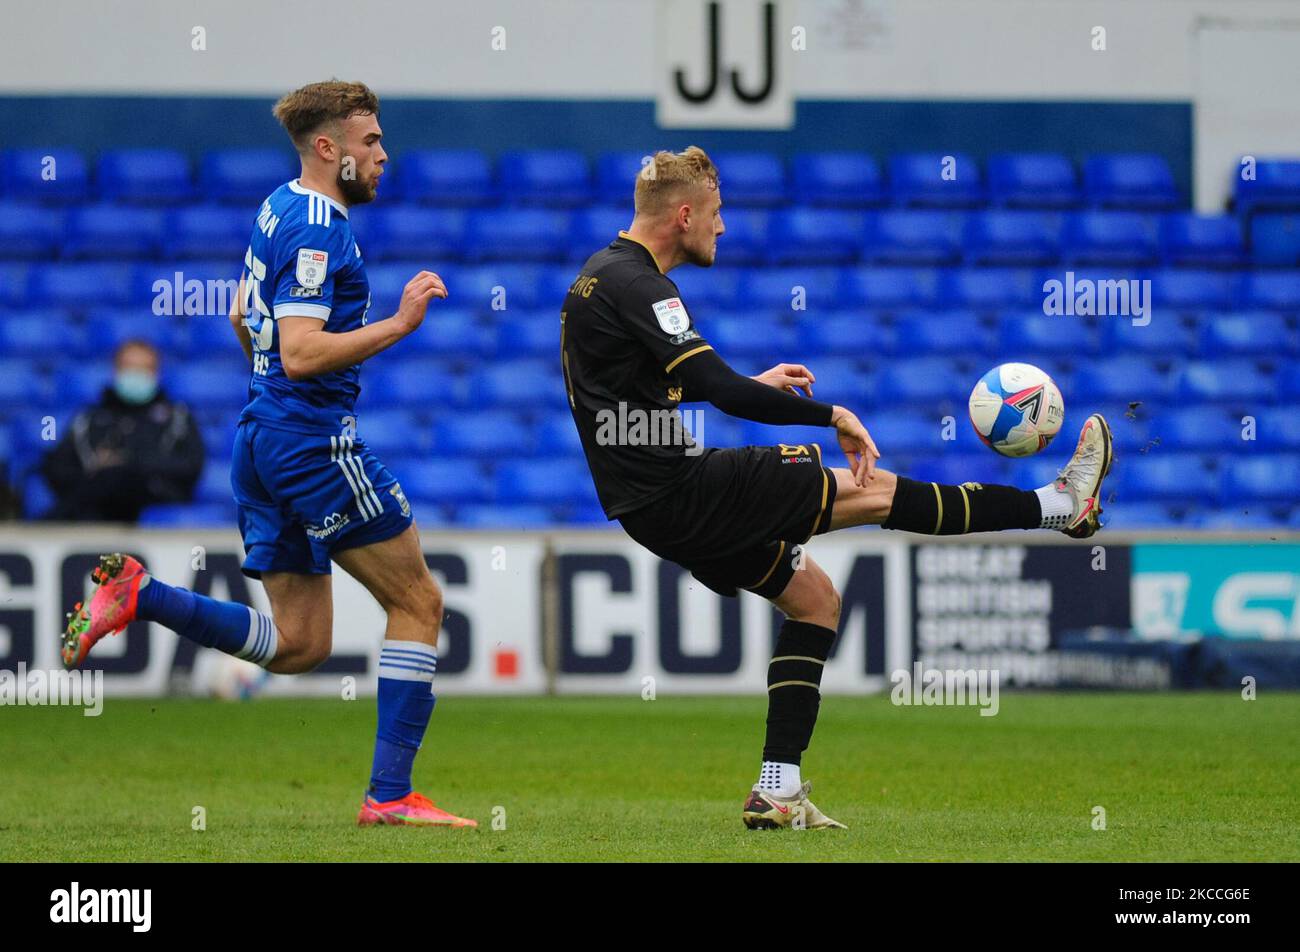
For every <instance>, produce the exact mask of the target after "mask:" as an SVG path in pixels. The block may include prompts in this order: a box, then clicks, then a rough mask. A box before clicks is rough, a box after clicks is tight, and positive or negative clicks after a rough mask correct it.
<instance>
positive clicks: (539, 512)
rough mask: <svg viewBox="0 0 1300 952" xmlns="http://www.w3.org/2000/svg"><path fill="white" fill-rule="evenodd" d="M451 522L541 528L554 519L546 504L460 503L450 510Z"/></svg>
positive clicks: (480, 527)
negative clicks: (495, 504)
mask: <svg viewBox="0 0 1300 952" xmlns="http://www.w3.org/2000/svg"><path fill="white" fill-rule="evenodd" d="M451 517H452V522H453V523H454V524H455V525H458V526H467V527H469V528H474V529H497V530H518V529H543V528H546V527H548V526H550V525H551V524H552V523H553V522H554V520H553V519H552V518H551V511H550V510H549V509H548V508H547V507H546V506H536V505H534V506H529V505H499V506H494V505H462V506H456V507H455V508H453V509H452V510H451Z"/></svg>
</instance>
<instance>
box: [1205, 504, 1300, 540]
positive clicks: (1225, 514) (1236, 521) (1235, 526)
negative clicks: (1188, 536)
mask: <svg viewBox="0 0 1300 952" xmlns="http://www.w3.org/2000/svg"><path fill="white" fill-rule="evenodd" d="M1284 514H1285V509H1284V508H1283V509H1282V510H1281V511H1280V512H1279V510H1278V509H1276V508H1275V507H1274V506H1270V505H1267V504H1261V501H1259V500H1238V501H1236V502H1235V503H1234V502H1233V501H1232V500H1228V501H1227V503H1226V504H1225V506H1224V508H1220V509H1208V508H1197V509H1195V510H1193V512H1192V514H1191V515H1189V516H1188V519H1187V524H1188V525H1189V526H1191V527H1194V528H1196V529H1199V530H1201V531H1204V532H1241V531H1242V530H1246V529H1254V530H1260V529H1276V528H1278V527H1279V526H1281V525H1282V524H1283V521H1284Z"/></svg>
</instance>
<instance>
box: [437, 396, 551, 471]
mask: <svg viewBox="0 0 1300 952" xmlns="http://www.w3.org/2000/svg"><path fill="white" fill-rule="evenodd" d="M527 409H530V410H535V409H536V407H529V408H527ZM433 446H434V449H435V450H436V451H437V452H438V453H439V454H446V455H448V456H457V455H460V456H480V457H488V458H492V459H504V458H506V457H509V456H531V455H532V453H533V451H534V441H533V435H532V430H531V429H530V428H529V426H528V425H527V423H525V422H524V419H523V417H522V416H521V415H520V414H519V413H518V412H514V411H510V410H479V409H474V410H469V411H467V412H463V413H451V414H447V415H445V416H441V417H439V418H438V419H436V420H435V421H434V425H433Z"/></svg>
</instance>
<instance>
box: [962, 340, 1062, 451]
mask: <svg viewBox="0 0 1300 952" xmlns="http://www.w3.org/2000/svg"><path fill="white" fill-rule="evenodd" d="M1064 420H1065V401H1064V400H1063V399H1061V391H1060V389H1059V388H1058V387H1057V386H1056V383H1055V382H1054V381H1053V380H1052V378H1051V377H1049V376H1048V375H1047V374H1045V373H1043V371H1041V370H1039V369H1038V368H1037V367H1035V366H1033V365H1032V364H1014V363H1012V364H999V365H998V366H996V367H994V368H993V369H992V370H990V371H989V372H988V373H986V374H985V375H984V376H983V377H980V379H979V382H978V383H977V384H975V389H974V390H972V391H971V395H970V421H971V424H972V425H973V426H974V427H975V432H976V433H977V434H978V435H979V438H980V439H981V440H983V441H984V443H985V444H986V445H988V446H990V447H992V448H993V449H994V450H996V451H997V452H999V453H1001V454H1002V455H1003V456H1032V455H1033V454H1035V453H1037V452H1038V451H1039V450H1041V449H1042V448H1043V447H1045V446H1046V445H1047V444H1048V443H1050V442H1051V441H1052V437H1054V436H1056V434H1057V433H1059V432H1060V431H1061V423H1062V421H1064Z"/></svg>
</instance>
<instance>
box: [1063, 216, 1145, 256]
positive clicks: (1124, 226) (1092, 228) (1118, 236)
mask: <svg viewBox="0 0 1300 952" xmlns="http://www.w3.org/2000/svg"><path fill="white" fill-rule="evenodd" d="M1061 258H1062V260H1063V261H1065V262H1066V263H1067V264H1072V265H1078V264H1085V265H1133V266H1141V265H1147V264H1152V263H1154V262H1155V260H1156V242H1155V235H1154V233H1153V230H1152V224H1151V220H1150V219H1149V218H1148V217H1147V216H1145V215H1143V214H1140V213H1138V212H1112V211H1083V212H1072V213H1071V214H1069V215H1068V216H1067V217H1066V219H1065V225H1064V228H1063V229H1062V233H1061Z"/></svg>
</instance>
